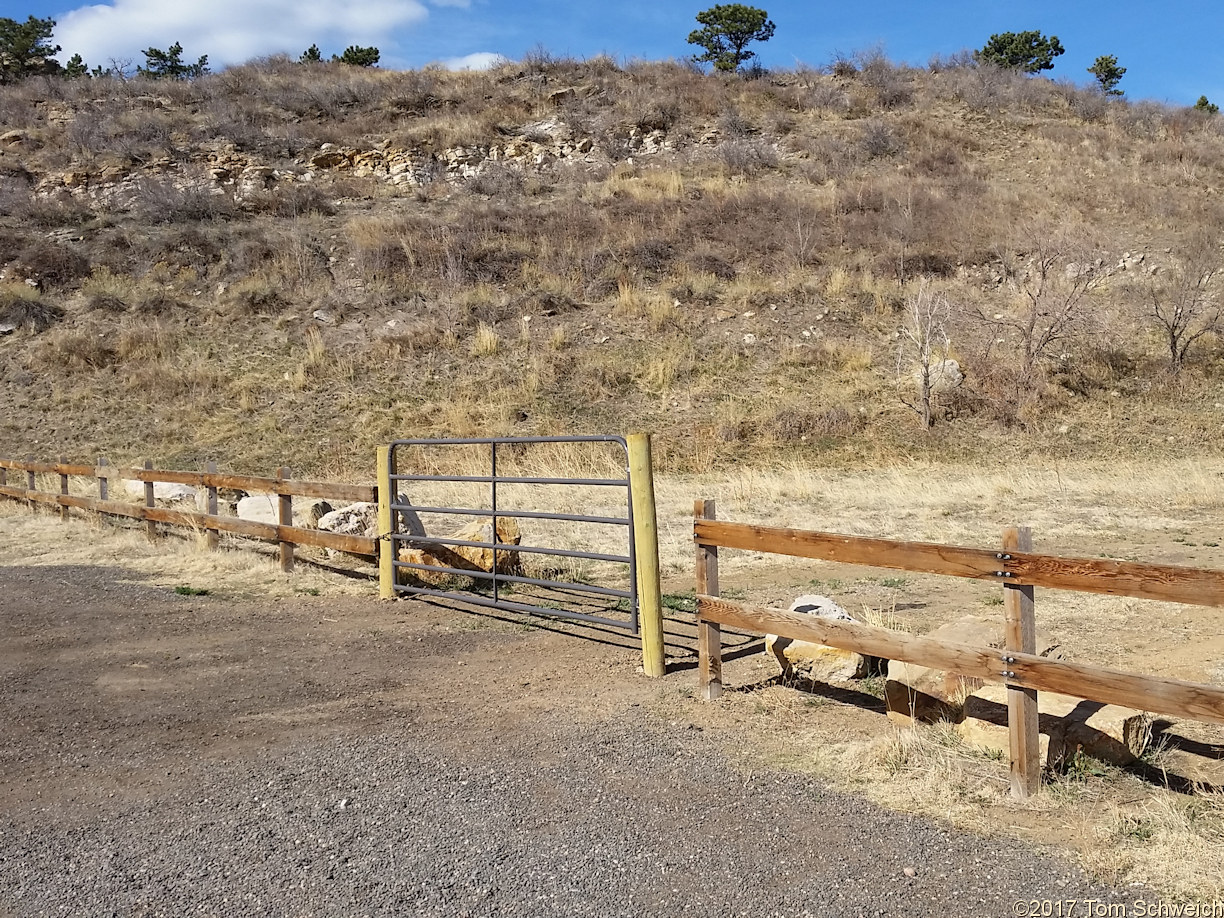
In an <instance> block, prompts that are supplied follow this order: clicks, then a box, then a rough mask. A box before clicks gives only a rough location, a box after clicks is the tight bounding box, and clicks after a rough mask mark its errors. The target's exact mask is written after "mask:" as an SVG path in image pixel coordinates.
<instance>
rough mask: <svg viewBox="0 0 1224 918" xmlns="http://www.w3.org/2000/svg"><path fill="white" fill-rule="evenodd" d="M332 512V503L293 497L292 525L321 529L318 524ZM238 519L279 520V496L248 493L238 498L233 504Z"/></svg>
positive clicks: (259, 521)
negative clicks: (235, 503) (234, 504)
mask: <svg viewBox="0 0 1224 918" xmlns="http://www.w3.org/2000/svg"><path fill="white" fill-rule="evenodd" d="M331 512H332V505H331V504H329V503H328V502H327V501H325V500H318V499H317V498H305V497H299V498H295V499H294V501H293V525H294V526H297V527H299V528H301V529H321V528H323V527H322V526H320V525H319V524H320V523H321V522H322V520H323V518H324V517H326V516H327V514H329V513H331ZM235 513H236V514H237V516H238V518H239V519H242V520H250V521H251V522H254V523H270V524H272V525H277V524H278V523H279V522H280V498H279V497H278V496H277V495H275V494H249V495H247V496H245V497H242V498H240V499H239V501H238V503H237V505H236V506H235Z"/></svg>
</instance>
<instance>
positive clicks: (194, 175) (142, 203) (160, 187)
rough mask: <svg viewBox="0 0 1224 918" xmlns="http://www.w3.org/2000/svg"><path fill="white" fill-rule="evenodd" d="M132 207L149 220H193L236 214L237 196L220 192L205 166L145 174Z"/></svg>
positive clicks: (132, 200)
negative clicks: (171, 173)
mask: <svg viewBox="0 0 1224 918" xmlns="http://www.w3.org/2000/svg"><path fill="white" fill-rule="evenodd" d="M129 209H130V210H132V211H133V212H134V213H135V214H137V215H138V216H139V217H140V219H142V220H144V221H145V222H147V223H152V224H161V223H192V222H196V221H200V220H215V219H223V218H227V217H232V216H234V215H235V213H236V212H237V208H236V207H235V206H234V201H233V199H232V198H231V197H230V196H229V195H227V194H224V193H220V192H219V190H218V189H216V188H215V187H214V186H213V185H212V183H211V182H210V181H209V178H208V175H207V173H205V172H204V171H203V170H202V169H189V170H184V171H183V172H182V173H181V174H178V175H144V176H140V177H139V178H138V179H137V180H136V183H135V186H134V189H133V192H132V195H131V198H130V203H129Z"/></svg>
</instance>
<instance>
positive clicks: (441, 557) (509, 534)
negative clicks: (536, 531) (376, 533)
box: [399, 517, 522, 586]
mask: <svg viewBox="0 0 1224 918" xmlns="http://www.w3.org/2000/svg"><path fill="white" fill-rule="evenodd" d="M449 538H452V539H459V540H461V541H464V542H492V541H493V521H492V520H475V521H473V522H471V523H469V524H468V525H466V526H464V527H463V528H462V529H460V530H458V531H457V532H455V533H454V534H452V535H451V536H450V537H449ZM521 541H522V532H521V530H520V529H519V525H518V522H517V521H516V520H514V519H513V518H508V517H499V518H498V520H497V542H498V543H500V544H502V545H518V544H519V543H520V542H521ZM399 560H400V561H403V562H405V563H407V564H423V565H427V566H429V567H449V568H454V569H456V570H464V571H484V572H486V573H492V571H493V549H491V548H482V547H478V546H472V545H441V544H439V543H436V542H428V541H424V540H421V541H416V542H413V543H412V545H411V547H408V548H401V549H400V551H399ZM521 570H522V562H521V558H520V555H519V553H518V552H517V551H512V550H505V549H501V550H498V552H497V572H498V573H499V574H517V573H519V572H520V571H521ZM401 576H402V577H404V578H405V579H406V580H413V581H419V582H421V583H424V584H427V585H431V586H437V585H440V584H444V583H446V582H447V581H448V580H449V579H450V578H452V577H454V576H455V575H454V574H450V573H446V572H443V571H437V572H434V571H427V570H418V569H415V568H407V569H403V568H402V569H401Z"/></svg>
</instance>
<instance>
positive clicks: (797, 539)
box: [693, 501, 1224, 797]
mask: <svg viewBox="0 0 1224 918" xmlns="http://www.w3.org/2000/svg"><path fill="white" fill-rule="evenodd" d="M714 512H715V509H714V502H713V501H697V503H696V505H695V507H694V517H695V518H694V524H693V538H694V542H695V543H696V546H697V594H698V595H697V624H698V641H697V644H698V659H699V663H698V672H699V680H700V684H701V688H702V691H703V693H704V695H705V697H706V698H707V699H714V698H717V697H718V696H719V694H721V691H722V658H721V653H722V647H721V641H720V635H719V628H720V626H722V625H728V626H731V627H735V628H742V629H744V630H747V631H753V632H757V633H760V634H777V635H780V636H782V637H788V638H792V639H795V640H802V641H811V642H813V643H817V644H827V645H828V646H830V647H837V648H839V649H842V650H848V651H853V652H856V653H861V654H866V655H870V656H875V657H882V658H884V659H888V660H899V661H903V662H906V663H914V664H917V665H919V666H926V667H929V668H932V669H939V670H944V671H947V672H950V673H957V674H960V675H963V676H966V677H970V678H975V679H981V680H982V681H984V682H993V683H1000V684H1003V685H1006V686H1007V688H1008V699H1009V704H1008V730H1009V734H1010V735H1011V750H1012V754H1011V770H1012V790H1013V793H1015V794H1016V795H1017V796H1022V797H1023V796H1028V795H1029V794H1031V793H1033V792H1035V791H1036V790H1037V788H1038V787H1039V785H1040V777H1041V775H1040V770H1039V768H1040V754H1039V748H1040V747H1039V745H1038V743H1039V737H1038V734H1037V691H1039V690H1040V691H1048V692H1058V693H1060V694H1064V695H1071V696H1074V697H1077V698H1085V699H1088V700H1091V701H1100V702H1104V703H1107V704H1119V705H1125V706H1127V707H1133V708H1138V709H1140V710H1144V711H1149V712H1152V713H1158V714H1167V715H1172V716H1176V717H1187V718H1191V719H1194V720H1202V721H1208V722H1211V723H1217V724H1224V688H1221V687H1220V686H1215V685H1206V684H1200V683H1193V682H1183V681H1181V680H1177V679H1165V678H1160V677H1156V676H1149V675H1137V674H1134V673H1127V672H1120V671H1118V670H1112V669H1106V668H1104V667H1099V666H1090V665H1085V664H1080V663H1069V662H1065V661H1061V660H1051V659H1047V658H1044V657H1040V656H1037V655H1036V653H1035V652H1034V651H1035V647H1034V640H1033V634H1034V628H1035V619H1034V604H1033V595H1032V588H1033V586H1035V585H1036V586H1046V587H1054V588H1057V589H1064V590H1074V591H1077V592H1089V593H1105V594H1110V595H1115V596H1130V597H1138V598H1144V599H1162V600H1168V601H1172V602H1181V603H1194V604H1197V605H1207V606H1221V605H1224V572H1221V571H1213V570H1202V569H1198V568H1188V567H1177V566H1173V565H1157V564H1137V563H1130V562H1125V563H1124V562H1118V561H1104V560H1096V559H1086V558H1062V557H1057V556H1052V555H1039V554H1034V553H1032V552H1031V551H1030V550H1028V549H1030V548H1031V545H1030V540H1029V537H1028V533H1027V530H1016V529H1012V530H1008V531H1007V532H1006V533H1005V534H1004V544H1003V548H1002V550H998V551H990V550H983V549H974V548H960V547H956V546H947V545H936V544H931V543H924V542H897V541H891V540H885V539H866V538H858V537H855V536H845V535H834V534H830V533H823V532H807V531H803V530H795V529H779V528H773V527H767V526H752V525H746V524H742V523H729V522H725V521H717V520H715V519H714ZM719 548H738V549H749V550H752V551H756V552H764V553H770V554H782V555H791V556H797V557H804V558H820V559H823V560H829V561H839V562H845V563H850V564H861V565H867V566H872V567H887V568H892V569H896V570H904V571H912V572H917V573H931V574H942V575H945V576H952V577H971V578H974V579H979V580H993V581H996V582H998V583H1001V584H1003V587H1004V591H1005V595H1004V607H1005V613H1006V616H1007V620H1006V629H1005V634H1006V641H1005V644H1004V648H1003V649H997V650H996V649H988V648H982V647H970V646H967V645H961V644H954V643H951V642H946V641H939V640H935V639H932V638H928V637H921V636H918V635H913V634H908V633H905V632H900V631H892V630H889V629H885V628H875V627H871V626H868V625H862V624H858V623H851V622H845V621H834V620H830V619H824V618H820V617H817V616H812V615H803V614H800V613H795V612H782V611H779V610H777V609H765V608H754V607H751V606H746V605H741V604H738V603H731V602H727V601H725V600H722V599H720V598H719V596H718V549H719Z"/></svg>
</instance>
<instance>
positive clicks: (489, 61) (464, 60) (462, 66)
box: [442, 51, 505, 70]
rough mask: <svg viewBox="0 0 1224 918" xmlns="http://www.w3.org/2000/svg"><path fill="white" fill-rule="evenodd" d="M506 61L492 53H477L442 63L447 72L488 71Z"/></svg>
mask: <svg viewBox="0 0 1224 918" xmlns="http://www.w3.org/2000/svg"><path fill="white" fill-rule="evenodd" d="M503 61H505V58H504V57H502V56H501V55H500V54H494V53H493V52H492V51H477V52H476V53H475V54H465V55H464V56H463V57H450V58H447V59H446V60H444V61H442V66H443V67H445V68H446V69H447V70H488V69H489V68H490V67H496V66H497V65H498V64H500V63H502V62H503Z"/></svg>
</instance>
